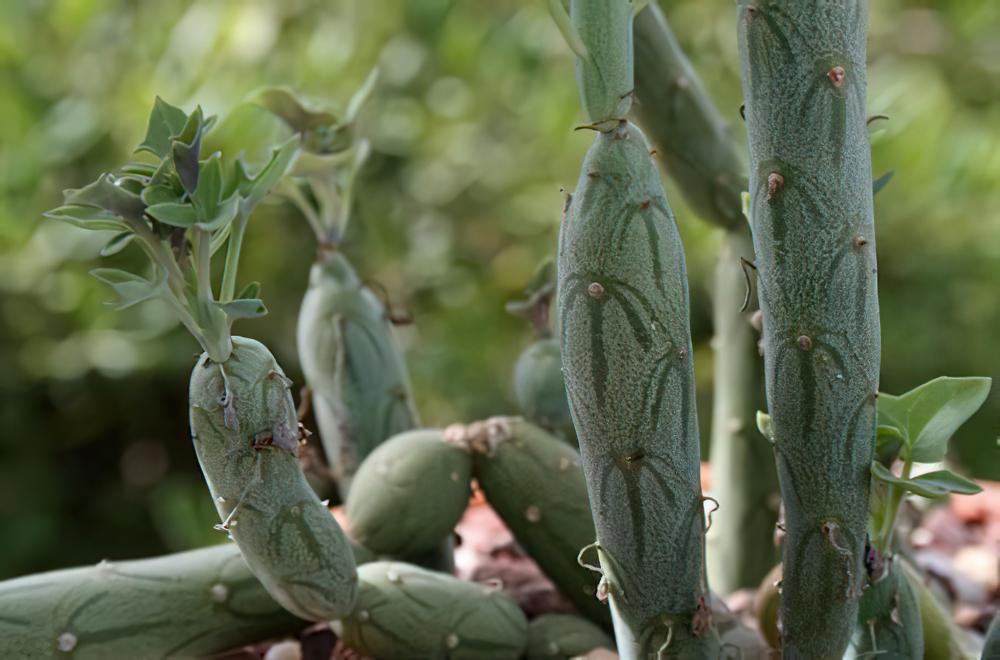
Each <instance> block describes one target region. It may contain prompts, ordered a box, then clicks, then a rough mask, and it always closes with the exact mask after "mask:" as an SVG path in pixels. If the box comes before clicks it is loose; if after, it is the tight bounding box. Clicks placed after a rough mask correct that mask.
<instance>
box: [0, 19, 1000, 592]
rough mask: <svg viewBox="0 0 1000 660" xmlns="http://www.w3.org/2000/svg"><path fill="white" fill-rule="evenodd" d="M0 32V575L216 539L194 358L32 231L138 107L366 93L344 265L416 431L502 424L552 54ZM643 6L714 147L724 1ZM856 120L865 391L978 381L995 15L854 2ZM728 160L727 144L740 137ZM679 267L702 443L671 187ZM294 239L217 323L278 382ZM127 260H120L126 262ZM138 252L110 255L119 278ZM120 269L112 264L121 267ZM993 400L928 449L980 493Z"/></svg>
mask: <svg viewBox="0 0 1000 660" xmlns="http://www.w3.org/2000/svg"><path fill="white" fill-rule="evenodd" d="M2 4H3V11H2V15H0V90H2V92H0V539H2V542H0V578H6V577H10V576H12V575H17V574H21V573H26V572H30V571H39V570H45V569H50V568H55V567H60V566H68V565H74V564H81V563H86V562H92V561H96V560H99V559H101V558H104V557H112V558H126V557H140V556H147V555H152V554H156V553H160V552H164V551H172V550H181V549H185V548H189V547H192V546H195V545H201V544H204V543H208V542H211V541H212V540H215V535H216V534H217V533H216V532H213V531H212V529H211V527H212V523H213V522H215V513H214V510H213V509H212V506H211V502H210V501H209V498H208V496H207V494H206V491H205V489H204V486H203V484H202V482H201V477H200V475H199V472H198V468H197V464H196V462H195V458H194V453H193V451H192V450H191V446H190V441H189V438H188V431H187V408H186V403H185V398H186V385H187V378H188V373H189V370H190V368H191V366H192V364H193V361H194V354H195V352H196V350H197V345H196V344H195V342H194V341H193V340H192V339H191V338H190V337H188V336H187V335H186V334H185V333H184V332H183V330H181V329H180V328H178V327H176V324H175V322H174V320H173V319H172V317H171V316H170V314H169V312H168V311H167V310H165V309H164V308H162V307H160V306H158V305H155V304H150V305H145V306H139V307H137V308H133V309H130V310H127V311H125V312H121V313H114V312H111V311H109V310H108V308H107V307H105V306H104V304H103V303H104V302H105V301H106V300H107V299H109V298H110V293H109V292H108V291H106V290H104V289H102V288H101V287H100V285H98V284H97V283H96V282H95V281H93V280H91V279H90V278H89V277H88V276H87V274H86V273H87V270H88V269H89V268H91V267H93V266H94V265H95V263H96V261H97V259H96V254H97V251H98V250H99V248H100V246H101V245H102V243H103V242H104V241H105V240H106V237H105V238H102V237H96V236H94V235H91V234H89V233H86V232H83V231H78V230H76V229H75V228H73V227H70V226H68V225H63V224H59V223H56V222H54V221H46V220H43V219H42V218H41V213H42V212H43V211H44V210H45V209H47V208H50V207H52V206H54V205H56V204H58V203H59V202H60V200H61V195H60V191H61V190H62V189H63V188H68V187H77V186H80V185H82V184H84V183H87V182H89V181H91V180H92V179H94V178H95V177H96V174H97V173H99V172H100V171H103V169H104V168H110V167H113V166H115V165H117V164H119V163H120V162H122V161H123V160H124V159H125V158H126V156H127V155H128V154H129V152H130V150H131V149H132V148H133V147H134V146H135V144H136V143H137V142H139V141H140V140H141V138H142V135H143V131H144V126H145V119H146V113H147V112H148V109H149V107H150V105H151V103H152V100H153V98H154V96H155V95H157V94H158V95H161V96H163V97H164V98H165V99H167V100H168V101H170V102H172V103H174V104H177V105H181V106H183V107H184V108H185V109H187V110H190V109H192V108H193V107H194V105H195V104H196V103H200V104H201V105H202V106H203V107H204V108H205V109H206V110H207V111H208V112H210V113H219V114H224V113H225V112H226V111H227V109H229V108H231V107H232V106H233V105H235V104H236V103H238V102H239V101H240V100H241V99H242V98H244V97H245V96H246V95H247V94H248V93H250V92H252V91H253V90H255V89H257V88H258V87H260V86H263V85H274V84H285V85H290V86H292V87H294V88H296V89H297V90H299V91H301V92H304V93H305V94H307V95H309V96H310V97H312V98H313V99H315V100H317V101H320V102H327V103H329V104H330V105H332V106H333V107H334V108H338V107H340V108H342V107H343V104H344V103H346V99H347V98H349V96H350V94H351V93H352V92H353V91H354V89H355V88H356V87H357V86H358V85H359V84H360V83H361V82H362V80H364V78H365V76H366V75H367V73H368V72H369V70H370V69H371V68H372V67H374V66H376V65H377V66H378V67H380V69H381V73H382V76H381V82H380V85H379V87H378V89H377V91H376V93H375V96H374V98H373V99H372V101H371V102H370V104H369V105H368V106H367V111H366V113H365V117H364V120H363V129H362V130H363V131H364V133H365V134H367V135H368V136H369V137H370V139H371V141H372V143H373V146H374V154H373V157H372V158H371V160H370V161H369V163H368V164H367V166H366V167H365V169H364V171H363V176H362V181H361V188H360V192H359V195H358V204H357V209H356V215H355V218H354V220H353V221H352V225H351V229H350V232H349V236H348V240H347V243H346V246H345V250H346V251H347V252H348V254H349V255H350V256H351V258H352V259H353V261H354V262H355V263H356V264H357V265H358V267H359V270H360V271H361V272H362V275H363V277H364V278H366V279H368V280H373V281H377V282H379V283H381V284H382V285H383V287H384V288H385V289H386V291H388V292H389V299H390V301H391V303H392V306H393V307H394V308H395V309H396V311H398V312H400V313H404V312H408V313H409V314H411V315H412V316H413V318H414V319H415V322H414V323H413V324H411V325H410V326H407V327H405V328H401V333H400V334H401V337H402V339H403V341H404V343H405V345H406V346H407V352H408V360H409V364H410V367H411V375H412V378H413V381H414V384H415V387H416V390H417V399H418V404H419V407H420V409H421V413H422V416H423V418H424V421H425V422H426V423H427V424H429V425H440V424H446V423H449V422H452V421H460V420H470V419H474V418H477V417H482V416H487V415H491V414H498V413H512V412H516V409H515V406H514V404H513V401H512V395H511V391H510V371H511V367H512V364H513V362H514V360H515V359H516V357H517V355H518V353H519V351H520V350H521V349H522V348H523V347H524V346H525V345H526V344H527V343H528V342H529V341H530V340H531V334H530V330H529V328H528V326H527V325H526V324H525V323H524V321H523V320H520V319H517V318H513V317H511V316H509V315H507V314H506V313H505V312H504V303H505V302H506V301H508V300H510V299H512V298H515V297H517V296H518V294H519V293H520V290H521V289H522V287H523V286H524V285H525V284H526V283H527V281H528V279H529V278H530V276H531V274H532V271H533V270H534V268H535V267H536V265H537V264H538V263H539V262H540V261H542V260H543V259H544V258H545V257H546V256H548V255H550V254H552V252H553V250H554V246H555V240H556V233H557V226H558V219H559V210H560V207H561V203H562V197H561V193H560V187H561V186H565V187H567V188H569V187H572V185H573V183H574V182H575V180H576V177H577V173H578V167H579V163H580V161H581V158H582V156H583V153H584V151H585V150H586V148H587V147H588V146H589V144H590V141H591V136H590V135H589V134H582V133H574V132H573V131H572V130H571V128H572V127H573V126H575V125H577V124H579V123H581V122H582V118H581V116H580V112H579V109H578V108H579V103H578V101H577V97H576V89H575V86H574V80H573V74H572V70H573V62H572V57H571V54H570V52H569V50H568V48H567V47H566V46H565V44H564V42H563V40H562V38H561V37H560V35H559V34H558V32H557V31H556V29H555V28H554V26H553V23H552V21H551V19H550V18H549V16H548V14H547V13H546V11H545V9H544V3H542V2H537V1H536V0H490V1H489V2H469V1H464V2H460V1H457V0H378V1H377V2H372V1H370V0H199V1H191V0H143V1H139V0H7V1H4V2H3V3H2ZM663 4H664V8H665V10H666V12H667V14H668V16H669V18H670V20H671V22H672V24H673V27H674V29H675V31H676V32H677V34H678V36H679V38H680V39H681V41H682V42H683V44H684V45H685V46H686V47H687V49H688V52H689V53H690V55H691V57H692V59H693V60H694V63H695V65H696V67H697V68H698V70H699V72H700V74H701V75H702V77H703V78H704V80H705V82H706V83H707V85H708V87H709V89H710V90H711V92H712V93H713V96H714V97H715V99H716V101H717V103H718V104H719V105H720V107H721V108H722V109H723V110H724V112H725V114H726V115H727V117H729V118H730V119H731V120H732V128H733V130H734V131H736V132H737V133H739V132H741V130H742V124H741V123H740V120H739V115H738V111H737V109H738V107H739V105H740V98H739V97H740V91H739V71H738V61H737V55H736V43H735V28H734V12H733V6H732V2H731V0H671V1H670V2H665V3H663ZM871 11H872V19H871V21H872V25H871V38H870V56H869V59H870V91H869V106H870V112H871V113H872V114H875V113H884V114H887V115H889V116H890V117H891V120H890V121H888V122H886V121H882V122H877V123H875V124H873V127H872V147H873V152H874V164H875V165H874V167H875V174H876V175H880V174H882V173H884V172H886V171H888V170H895V172H896V174H895V177H894V179H893V180H892V182H891V183H890V184H889V186H888V187H887V188H886V189H885V190H884V191H882V192H881V193H880V194H879V195H878V197H877V199H876V220H877V230H878V235H877V237H878V250H879V288H880V298H881V306H882V307H881V309H882V331H883V364H882V389H883V390H884V391H887V392H892V393H901V392H903V391H905V390H907V389H910V388H911V387H914V386H916V385H918V384H920V383H922V382H924V381H926V380H928V379H930V378H932V377H934V376H938V375H955V376H959V375H991V376H1000V340H998V328H1000V3H997V2H983V1H981V0H925V1H924V2H917V1H910V0H880V1H879V2H877V3H872V7H871ZM741 139H743V138H742V136H741ZM668 195H669V197H670V199H671V201H672V203H673V205H674V208H675V211H676V213H677V217H678V222H679V224H680V226H681V231H682V234H683V236H684V239H685V245H686V247H687V251H688V258H689V269H690V278H691V288H692V304H693V310H692V319H693V320H692V325H693V328H692V330H693V332H694V337H695V342H696V347H697V348H696V369H697V372H698V374H697V375H698V388H699V392H700V397H699V398H700V405H701V410H702V413H703V414H702V418H703V424H702V430H703V434H704V435H705V436H706V437H707V436H708V431H709V428H708V420H707V414H706V413H707V412H708V411H709V406H710V400H709V397H708V393H709V392H710V391H711V375H712V372H711V362H712V355H711V349H710V347H709V340H710V338H711V333H712V328H711V319H710V315H709V309H710V304H709V299H708V291H709V290H710V281H709V278H710V276H711V271H712V265H713V261H714V258H715V245H716V242H717V240H718V235H717V234H716V232H715V231H714V230H712V229H710V228H709V227H707V226H706V225H705V224H703V223H701V222H700V221H699V220H698V218H696V217H695V216H694V214H692V213H691V212H690V211H689V210H688V209H687V208H686V207H685V206H684V204H683V201H682V199H681V196H680V194H679V193H678V191H676V190H672V189H671V188H670V187H669V186H668ZM313 250H314V244H313V238H312V236H311V234H310V232H309V230H308V228H307V227H306V225H305V223H304V221H302V220H301V218H300V217H299V216H297V214H296V213H295V212H294V211H293V210H292V209H291V208H290V207H287V206H282V205H279V204H273V205H270V206H266V207H264V208H262V209H261V210H260V211H259V212H258V213H257V215H256V216H255V219H254V221H253V223H252V224H251V229H250V234H249V238H248V243H247V245H246V246H245V249H244V254H245V256H244V262H243V267H242V268H241V274H242V275H243V277H244V280H246V279H257V280H260V281H262V282H263V284H264V288H263V297H264V298H265V300H266V302H267V304H268V307H269V308H270V310H271V314H270V316H269V317H267V318H266V319H263V320H258V321H250V322H242V323H241V324H240V325H238V326H237V328H236V330H237V332H238V333H240V334H246V335H249V336H252V337H257V338H260V339H262V340H263V341H265V342H266V343H267V344H268V345H269V346H270V347H271V348H272V350H273V351H274V353H275V354H276V356H277V357H278V359H279V361H280V362H281V363H282V364H283V365H284V367H285V369H286V371H288V372H289V375H290V376H292V377H293V378H294V379H295V380H296V381H297V382H301V374H300V371H299V367H298V361H297V356H296V353H295V342H294V324H295V318H296V315H297V308H298V304H299V301H300V298H301V295H302V292H303V290H304V287H305V282H306V278H307V271H308V265H309V263H310V261H311V257H312V254H313ZM136 252H138V251H136ZM138 256H139V255H138V254H131V253H128V252H127V253H125V254H122V255H119V256H117V257H115V259H116V260H119V261H121V262H130V261H132V262H134V261H135V259H136V258H137V257H138ZM136 263H137V262H136ZM998 430H1000V393H998V392H994V394H993V395H991V397H990V399H989V400H988V402H987V404H986V405H985V406H984V408H983V410H982V411H981V412H980V413H979V414H977V415H976V416H975V417H974V418H973V420H972V421H971V422H970V423H969V424H967V425H966V426H965V427H964V428H963V429H962V430H961V431H960V436H959V437H958V438H957V441H956V442H955V443H954V444H953V446H954V453H953V456H952V460H953V461H954V462H955V463H956V464H957V465H959V467H960V468H961V469H963V470H965V471H966V472H968V473H971V474H973V475H975V476H978V477H981V478H992V479H1000V450H998V447H997V442H998Z"/></svg>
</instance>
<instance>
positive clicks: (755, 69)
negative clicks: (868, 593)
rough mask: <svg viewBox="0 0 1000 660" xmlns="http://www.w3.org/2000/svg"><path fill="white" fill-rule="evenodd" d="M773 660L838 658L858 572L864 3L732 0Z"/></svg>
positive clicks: (869, 256) (865, 239)
mask: <svg viewBox="0 0 1000 660" xmlns="http://www.w3.org/2000/svg"><path fill="white" fill-rule="evenodd" d="M738 11H739V18H738V23H739V41H740V56H741V61H742V78H743V93H744V98H745V101H746V117H747V128H748V131H749V142H750V161H751V162H750V195H751V214H752V224H753V234H754V247H755V252H756V254H757V267H758V277H759V299H760V305H761V310H762V312H763V320H764V333H763V345H764V362H765V374H766V381H767V398H768V407H769V413H770V415H771V423H772V427H773V435H774V442H775V451H776V454H777V464H778V474H779V479H780V483H781V492H782V498H783V500H784V504H785V513H786V529H787V534H786V536H785V541H784V547H783V554H784V556H783V559H784V578H783V588H782V597H781V622H782V649H783V654H784V657H785V658H789V659H791V658H810V659H820V660H822V659H824V658H840V657H841V655H842V653H843V652H844V649H845V648H846V646H847V644H848V641H849V639H850V635H851V631H852V629H853V627H854V624H855V620H856V616H857V611H858V598H859V596H860V592H861V584H862V578H863V570H864V569H863V564H862V559H863V554H864V548H865V536H866V527H867V520H868V490H869V480H870V473H869V469H870V466H871V461H872V455H873V449H874V439H875V398H876V393H877V391H878V373H879V318H878V297H877V292H876V276H875V273H876V268H875V236H874V227H873V218H872V216H873V212H872V176H871V156H870V149H869V145H868V134H867V127H866V118H867V115H866V107H865V88H866V79H865V78H866V77H865V57H866V52H865V45H866V44H865V40H866V34H867V13H868V12H867V3H866V2H864V0H847V1H837V2H834V1H833V0H742V1H741V2H740V5H739V10H738Z"/></svg>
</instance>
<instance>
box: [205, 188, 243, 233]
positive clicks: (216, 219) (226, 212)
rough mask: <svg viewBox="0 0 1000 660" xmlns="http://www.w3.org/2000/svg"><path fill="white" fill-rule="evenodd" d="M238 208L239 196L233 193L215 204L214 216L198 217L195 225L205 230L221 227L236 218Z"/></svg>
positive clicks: (214, 229)
mask: <svg viewBox="0 0 1000 660" xmlns="http://www.w3.org/2000/svg"><path fill="white" fill-rule="evenodd" d="M239 209H240V196H239V195H237V194H235V193H234V194H232V195H230V197H229V199H227V200H226V201H224V202H222V203H221V204H219V205H218V206H216V208H215V215H214V216H212V217H210V218H202V219H200V220H199V221H198V222H197V223H196V224H195V226H196V227H197V228H198V229H204V230H205V231H216V230H218V229H222V228H223V227H225V226H226V225H227V224H229V223H230V222H232V221H233V219H235V218H236V214H237V213H238V212H239Z"/></svg>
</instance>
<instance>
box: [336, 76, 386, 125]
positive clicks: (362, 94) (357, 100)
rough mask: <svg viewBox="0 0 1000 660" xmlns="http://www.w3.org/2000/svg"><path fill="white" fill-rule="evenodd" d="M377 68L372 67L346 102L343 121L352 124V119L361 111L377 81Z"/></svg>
mask: <svg viewBox="0 0 1000 660" xmlns="http://www.w3.org/2000/svg"><path fill="white" fill-rule="evenodd" d="M378 76H379V73H378V69H377V68H375V69H372V70H371V72H370V73H369V74H368V77H367V78H365V81H364V82H363V83H361V87H360V88H358V91H356V92H354V96H352V97H351V100H350V101H349V102H348V103H347V111H346V112H345V113H344V123H345V124H353V123H354V120H356V119H357V118H358V115H359V114H360V113H361V108H362V107H363V106H364V104H365V102H366V101H368V99H369V98H370V97H371V95H372V92H373V91H374V90H375V84H376V83H377V82H378Z"/></svg>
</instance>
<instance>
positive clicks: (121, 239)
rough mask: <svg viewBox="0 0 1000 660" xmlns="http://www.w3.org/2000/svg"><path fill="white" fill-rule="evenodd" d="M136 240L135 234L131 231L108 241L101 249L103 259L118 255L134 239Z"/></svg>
mask: <svg viewBox="0 0 1000 660" xmlns="http://www.w3.org/2000/svg"><path fill="white" fill-rule="evenodd" d="M134 238H135V234H133V233H132V232H130V231H126V232H122V233H120V234H118V235H117V236H115V237H114V238H112V239H111V240H110V241H108V244H107V245H105V246H104V247H103V248H101V256H102V257H110V256H112V255H115V254H118V253H119V252H121V251H122V250H124V249H125V248H126V247H127V246H128V244H129V243H131V242H132V239H134Z"/></svg>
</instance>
